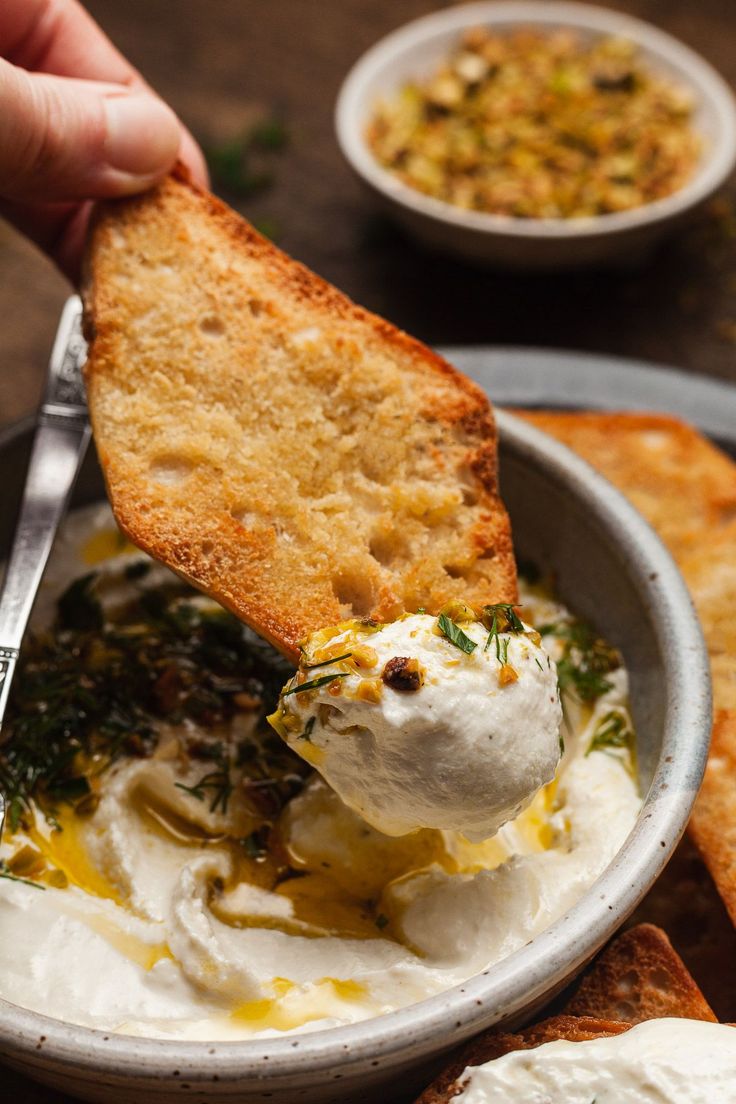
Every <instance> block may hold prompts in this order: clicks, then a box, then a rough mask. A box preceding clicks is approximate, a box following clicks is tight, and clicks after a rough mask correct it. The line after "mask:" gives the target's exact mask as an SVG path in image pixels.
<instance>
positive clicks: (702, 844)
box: [690, 709, 736, 924]
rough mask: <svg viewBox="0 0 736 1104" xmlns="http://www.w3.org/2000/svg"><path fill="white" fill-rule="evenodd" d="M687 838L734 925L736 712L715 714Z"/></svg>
mask: <svg viewBox="0 0 736 1104" xmlns="http://www.w3.org/2000/svg"><path fill="white" fill-rule="evenodd" d="M690 835H691V836H692V837H693V839H694V840H695V843H696V846H697V848H698V850H699V851H700V853H701V855H702V856H703V859H704V861H705V864H706V866H707V867H708V869H709V871H710V873H711V875H712V877H713V881H714V882H715V883H716V886H717V887H718V892H719V893H720V895H721V898H722V900H723V903H724V904H725V906H726V908H727V909H728V912H729V915H730V917H731V920H732V921H733V923H734V924H736V712H733V711H731V710H726V709H722V710H719V711H718V713H717V714H716V720H715V724H714V726H713V738H712V742H711V748H710V755H709V757H708V765H707V767H706V768H705V778H704V779H703V786H702V789H701V791H700V793H699V794H698V799H697V801H696V802H695V808H694V809H693V814H692V817H691V819H690Z"/></svg>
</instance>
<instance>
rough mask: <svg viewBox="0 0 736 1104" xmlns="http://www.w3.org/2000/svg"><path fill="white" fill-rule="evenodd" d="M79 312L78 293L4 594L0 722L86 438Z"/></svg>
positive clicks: (56, 357)
mask: <svg viewBox="0 0 736 1104" xmlns="http://www.w3.org/2000/svg"><path fill="white" fill-rule="evenodd" d="M80 317H81V303H80V301H79V299H78V298H77V297H76V296H75V297H73V298H72V299H69V300H68V301H67V304H66V306H65V308H64V311H63V313H62V316H61V322H60V323H59V329H58V331H57V334H56V341H55V342H54V348H53V351H52V354H51V360H50V362H49V370H48V376H47V382H46V393H45V395H44V399H43V402H42V404H41V408H40V410H39V413H38V420H37V428H36V434H35V437H34V440H33V448H32V451H31V459H30V463H29V466H28V473H27V476H26V484H25V489H24V492H23V499H22V501H21V508H20V515H19V518H18V524H17V526H16V530H15V537H14V540H13V546H12V549H11V552H10V556H9V557H8V566H7V570H6V573H5V581H4V584H3V588H2V592H1V593H0V727H2V722H3V717H4V715H5V708H6V705H7V701H8V694H9V693H10V684H11V681H12V677H13V671H14V670H15V664H16V661H17V658H18V651H19V649H20V645H21V640H22V639H23V634H24V632H25V629H26V626H27V624H28V618H29V617H30V614H31V610H32V608H33V603H34V601H35V599H36V593H37V591H38V587H39V584H40V582H41V577H42V576H43V573H44V569H45V567H46V562H47V560H48V557H49V552H50V551H51V545H52V544H53V541H54V537H55V535H56V530H57V528H58V525H59V522H60V520H61V518H62V515H63V513H64V511H65V509H66V506H67V503H68V501H69V496H70V494H71V491H72V488H73V486H74V481H75V479H76V477H77V473H78V472H79V469H80V467H81V464H82V460H83V459H84V454H85V452H86V450H87V445H88V443H89V437H90V426H89V421H88V418H87V403H86V399H85V394H84V383H83V380H82V364H83V363H84V358H85V355H86V346H85V342H84V338H83V337H82V334H81V328H80Z"/></svg>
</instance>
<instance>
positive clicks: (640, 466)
mask: <svg viewBox="0 0 736 1104" xmlns="http://www.w3.org/2000/svg"><path fill="white" fill-rule="evenodd" d="M517 413H519V415H520V417H522V418H524V419H525V420H526V421H529V422H532V423H533V424H534V425H536V426H538V427H539V429H543V430H545V432H547V433H550V434H551V435H552V436H553V437H557V438H558V440H560V441H562V442H563V443H564V444H566V445H568V447H569V448H571V449H573V450H574V451H575V452H577V453H579V454H580V455H581V456H582V457H583V458H584V459H585V460H587V461H588V463H590V464H592V465H593V466H594V467H596V468H597V469H598V470H599V471H600V472H601V473H602V474H603V475H605V476H606V478H607V479H610V481H611V482H612V483H613V484H615V485H616V486H617V487H618V488H619V489H620V490H622V491H623V492H624V494H625V495H626V496H627V497H628V498H630V499H631V501H632V503H633V504H634V506H636V507H637V509H638V510H639V511H640V512H641V513H642V514H643V515H644V517H645V518H647V520H648V521H649V523H650V524H651V525H652V526H653V527H654V528H655V529H656V530H657V532H658V533H659V535H660V537H661V538H662V540H663V541H664V542H665V544H666V545H667V546H668V547H669V549H670V551H671V552H672V554H673V556H675V558H676V559H678V560H680V559H681V558H682V557H683V556H685V555H687V554H688V553H690V552H691V551H693V550H694V551H697V550H698V549H699V548H700V546H701V541H702V538H703V534H704V533H708V534H714V533H716V532H718V531H720V529H721V528H722V527H724V526H727V525H728V523H729V521H731V519H732V518H733V517H734V516H735V515H736V464H734V463H733V461H732V460H731V459H730V458H729V457H728V456H726V455H725V453H723V452H721V450H720V449H718V448H716V446H715V445H713V444H711V442H710V441H708V440H707V439H706V438H705V437H703V436H702V434H700V433H698V432H697V430H695V429H693V427H692V426H689V425H687V424H686V423H685V422H682V421H680V420H679V419H678V418H673V417H670V416H669V415H666V414H637V413H634V414H605V413H594V412H587V411H586V412H581V413H575V414H564V413H559V412H552V411H519V412H517Z"/></svg>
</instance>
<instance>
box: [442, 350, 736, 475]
mask: <svg viewBox="0 0 736 1104" xmlns="http://www.w3.org/2000/svg"><path fill="white" fill-rule="evenodd" d="M439 352H440V353H442V355H443V356H445V357H447V359H448V360H449V361H450V363H451V364H454V365H456V367H458V368H459V369H460V370H461V371H462V372H465V373H466V375H468V376H470V377H471V378H472V379H474V380H476V381H477V382H478V383H479V384H480V385H481V387H483V388H484V389H485V390H486V391H487V392H488V394H489V395H490V396H491V398H492V399H493V401H494V402H495V403H498V404H499V405H501V406H526V407H548V408H557V409H560V410H585V409H589V410H649V411H656V412H659V413H666V414H675V415H677V416H678V417H680V418H684V419H686V420H687V421H689V422H691V423H692V424H693V425H696V426H697V427H698V428H699V429H701V430H702V431H703V432H704V433H707V434H708V436H709V437H711V438H712V439H713V440H714V441H716V442H717V443H718V444H720V445H721V446H722V447H723V448H725V449H726V450H727V451H728V452H731V453H733V454H735V455H736V386H734V384H732V383H725V382H722V381H720V380H716V379H708V378H704V377H703V376H695V375H690V374H688V373H687V372H681V371H678V370H677V369H676V368H667V367H664V366H659V365H655V364H651V363H647V362H646V361H642V360H626V359H623V358H621V357H609V356H601V355H599V354H598V353H574V352H568V351H567V350H556V349H532V348H528V349H526V348H519V347H516V348H511V347H509V348H505V347H503V346H493V347H491V346H487V345H475V346H468V345H466V346H459V345H458V346H447V347H445V348H442V349H440V350H439Z"/></svg>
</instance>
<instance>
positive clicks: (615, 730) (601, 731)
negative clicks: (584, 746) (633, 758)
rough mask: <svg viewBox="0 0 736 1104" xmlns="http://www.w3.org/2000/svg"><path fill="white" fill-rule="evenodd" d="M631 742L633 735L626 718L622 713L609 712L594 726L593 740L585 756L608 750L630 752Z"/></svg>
mask: <svg viewBox="0 0 736 1104" xmlns="http://www.w3.org/2000/svg"><path fill="white" fill-rule="evenodd" d="M633 741H634V733H633V732H632V730H631V726H630V725H629V722H628V718H627V716H626V715H625V714H624V713H623V712H618V711H616V710H611V712H610V713H606V714H605V716H604V717H602V718H601V719H600V721H599V722H598V724H597V725H596V727H595V730H594V732H593V739H592V740H591V741H590V746H589V747H588V750H587V751H586V753H585V754H586V756H587V755H590V753H591V751H608V750H609V748H626V749H627V750H628V751H630V750H631V748H632V746H633Z"/></svg>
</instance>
